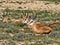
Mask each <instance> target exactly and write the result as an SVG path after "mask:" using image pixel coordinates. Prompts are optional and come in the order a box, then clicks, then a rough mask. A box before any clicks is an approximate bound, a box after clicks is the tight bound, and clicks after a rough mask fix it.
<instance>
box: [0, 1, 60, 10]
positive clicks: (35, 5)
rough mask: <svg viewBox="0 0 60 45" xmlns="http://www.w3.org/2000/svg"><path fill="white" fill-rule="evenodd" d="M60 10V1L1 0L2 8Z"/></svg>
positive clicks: (0, 6)
mask: <svg viewBox="0 0 60 45" xmlns="http://www.w3.org/2000/svg"><path fill="white" fill-rule="evenodd" d="M5 8H9V9H15V10H54V11H60V2H50V1H36V0H33V1H32V0H0V9H5Z"/></svg>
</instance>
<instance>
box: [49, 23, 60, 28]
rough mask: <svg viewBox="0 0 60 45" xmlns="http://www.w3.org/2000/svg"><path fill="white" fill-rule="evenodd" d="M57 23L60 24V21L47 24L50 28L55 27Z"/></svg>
mask: <svg viewBox="0 0 60 45" xmlns="http://www.w3.org/2000/svg"><path fill="white" fill-rule="evenodd" d="M59 25H60V22H54V23H51V24H49V25H48V26H49V27H51V28H55V27H56V26H59Z"/></svg>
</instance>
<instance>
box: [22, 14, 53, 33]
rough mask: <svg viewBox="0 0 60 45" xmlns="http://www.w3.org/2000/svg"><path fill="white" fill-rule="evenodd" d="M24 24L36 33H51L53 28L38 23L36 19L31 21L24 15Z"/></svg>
mask: <svg viewBox="0 0 60 45" xmlns="http://www.w3.org/2000/svg"><path fill="white" fill-rule="evenodd" d="M23 23H26V24H27V25H28V28H31V29H32V31H34V32H36V33H50V32H51V31H52V28H50V27H48V26H45V25H44V23H41V22H37V21H36V19H30V18H29V16H28V15H23Z"/></svg>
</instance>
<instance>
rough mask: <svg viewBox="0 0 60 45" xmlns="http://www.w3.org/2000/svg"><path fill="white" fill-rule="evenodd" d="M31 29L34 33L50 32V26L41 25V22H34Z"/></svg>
mask: <svg viewBox="0 0 60 45" xmlns="http://www.w3.org/2000/svg"><path fill="white" fill-rule="evenodd" d="M31 27H32V30H33V31H34V32H36V33H50V32H51V30H52V29H51V28H50V27H48V26H45V25H43V23H37V22H36V23H34V24H33V25H32V26H31Z"/></svg>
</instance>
